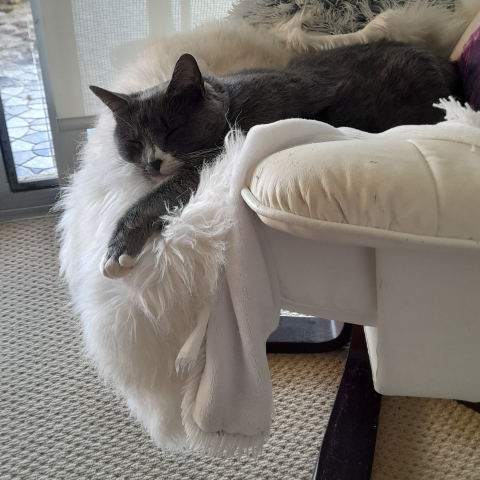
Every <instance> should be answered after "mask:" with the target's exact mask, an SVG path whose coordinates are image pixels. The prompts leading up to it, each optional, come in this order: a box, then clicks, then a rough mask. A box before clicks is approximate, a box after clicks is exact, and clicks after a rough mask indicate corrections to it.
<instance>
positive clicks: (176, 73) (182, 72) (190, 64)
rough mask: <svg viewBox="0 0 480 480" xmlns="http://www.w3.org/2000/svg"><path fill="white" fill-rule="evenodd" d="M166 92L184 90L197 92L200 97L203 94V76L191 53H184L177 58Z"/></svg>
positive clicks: (176, 92) (172, 92)
mask: <svg viewBox="0 0 480 480" xmlns="http://www.w3.org/2000/svg"><path fill="white" fill-rule="evenodd" d="M167 92H168V94H170V95H178V94H181V93H184V92H192V93H198V94H200V95H201V96H202V97H203V96H204V95H205V85H204V84H203V77H202V74H201V72H200V69H199V68H198V64H197V61H196V60H195V57H194V56H193V55H190V54H189V53H184V54H183V55H182V56H181V57H180V58H179V59H178V60H177V63H176V65H175V68H174V70H173V75H172V79H171V80H170V84H169V85H168V90H167Z"/></svg>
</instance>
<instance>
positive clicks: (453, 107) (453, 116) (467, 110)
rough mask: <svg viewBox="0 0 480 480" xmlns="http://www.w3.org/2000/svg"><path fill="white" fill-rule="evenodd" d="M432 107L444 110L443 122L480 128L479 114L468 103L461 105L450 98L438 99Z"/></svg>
mask: <svg viewBox="0 0 480 480" xmlns="http://www.w3.org/2000/svg"><path fill="white" fill-rule="evenodd" d="M434 106H435V107H437V108H441V109H442V110H445V120H447V121H450V122H460V123H463V124H464V125H470V126H471V127H480V112H476V111H475V110H473V109H472V107H471V106H470V105H469V104H468V103H465V105H462V104H461V103H460V102H459V101H458V100H456V99H455V98H454V97H452V96H450V97H448V99H446V98H442V99H440V100H439V102H438V103H435V104H434Z"/></svg>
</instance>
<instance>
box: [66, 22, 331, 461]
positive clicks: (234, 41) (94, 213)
mask: <svg viewBox="0 0 480 480" xmlns="http://www.w3.org/2000/svg"><path fill="white" fill-rule="evenodd" d="M185 51H189V52H191V53H193V54H194V55H195V56H196V57H197V58H198V59H199V61H200V64H201V65H202V66H203V68H204V69H207V68H208V69H209V70H211V71H213V72H214V73H217V74H222V73H227V72H229V71H234V70H238V69H241V68H248V67H255V66H266V65H270V66H281V65H283V64H285V63H286V62H287V61H288V60H289V58H290V57H291V56H292V55H293V53H292V50H291V49H289V48H287V47H286V46H285V45H284V44H283V45H282V44H281V43H279V42H278V41H277V40H275V39H274V38H273V37H271V36H269V35H268V34H266V33H261V32H258V31H256V30H255V29H253V28H252V27H247V26H231V25H222V24H212V25H209V26H205V27H202V28H200V29H198V30H196V31H194V32H191V33H188V34H182V35H178V36H176V37H173V38H172V39H169V40H159V41H157V43H156V44H154V45H153V46H152V48H151V49H150V50H149V51H147V52H146V54H145V55H144V56H143V57H142V58H141V59H140V60H139V61H138V62H136V63H135V64H134V65H132V66H130V67H129V68H127V70H126V71H125V72H124V74H123V75H122V76H121V77H120V78H119V80H118V82H117V85H116V86H115V88H116V89H117V90H118V91H123V92H130V91H134V90H140V89H145V88H148V87H151V86H153V85H156V84H158V83H161V82H163V81H165V80H167V79H168V78H169V76H170V74H171V72H172V69H173V66H174V62H175V60H176V59H177V58H178V56H179V55H180V54H181V53H184V52H185ZM113 128H114V121H113V118H112V117H111V116H110V114H109V113H108V112H107V111H106V109H104V110H102V111H101V113H100V117H99V120H98V124H97V127H96V129H95V131H94V132H93V134H92V135H91V138H89V141H88V142H87V143H86V144H85V146H84V148H83V150H82V153H81V165H80V168H79V170H78V171H77V172H76V173H75V174H74V175H73V176H72V179H71V184H70V186H69V187H68V188H67V189H66V191H65V193H64V195H63V198H62V200H61V207H62V208H63V210H64V213H63V215H62V218H61V221H60V224H59V229H60V232H61V254H60V260H61V269H62V272H63V274H64V275H65V278H66V280H67V282H68V285H69V288H70V292H71V295H72V299H73V303H74V306H75V311H76V313H77V315H78V317H79V318H80V320H81V324H82V327H83V332H84V340H85V345H86V349H87V352H88V354H89V355H90V356H91V357H92V359H93V360H94V362H95V363H96V365H97V367H98V369H99V372H100V373H101V375H102V376H103V377H104V378H105V379H106V380H107V381H109V382H111V383H112V384H113V385H114V387H115V388H116V389H117V391H119V392H120V393H121V394H122V395H123V396H124V397H125V398H126V400H127V402H128V405H129V407H130V409H131V411H132V412H133V413H134V415H135V416H136V417H137V418H138V419H139V421H140V422H141V423H142V424H143V425H144V427H145V428H146V429H147V430H148V432H149V434H150V435H151V436H152V438H153V439H154V440H155V441H156V442H157V443H158V444H159V445H160V446H161V447H163V448H166V449H169V448H172V449H184V448H188V447H189V448H197V449H202V450H208V451H210V452H212V453H217V454H221V453H228V454H233V453H235V452H237V453H241V452H243V451H245V450H247V449H248V448H251V447H254V448H258V447H260V446H261V444H262V443H263V440H264V438H265V436H266V435H268V426H269V424H270V413H271V408H270V407H271V403H270V404H269V413H268V414H267V413H265V411H264V410H265V409H263V410H262V411H263V412H264V413H263V415H264V417H263V418H262V422H263V424H262V425H261V426H260V428H259V430H258V434H256V435H251V438H250V439H248V435H243V436H241V435H238V434H237V433H238V432H235V431H231V432H229V433H230V434H229V435H222V434H219V433H217V432H218V430H217V431H216V430H215V429H213V430H209V431H206V433H205V435H203V434H199V433H198V432H199V431H198V430H196V428H197V427H199V422H198V420H199V418H198V417H196V418H195V419H194V424H192V423H189V422H188V418H193V417H189V415H190V413H191V412H192V410H191V406H192V405H193V402H194V400H195V399H194V398H193V396H195V392H196V390H195V388H196V387H195V385H197V384H198V380H199V375H201V374H202V373H203V367H202V365H203V363H202V362H203V360H202V359H204V358H205V357H204V355H205V350H204V349H203V350H202V349H200V355H199V356H198V357H197V364H196V366H195V368H194V369H193V370H192V373H191V374H190V375H189V376H187V375H177V374H176V370H175V360H176V358H177V356H178V354H179V352H180V350H181V348H182V346H183V345H184V344H185V342H186V341H187V339H188V337H189V335H190V333H191V332H192V331H193V329H194V328H195V326H196V323H197V318H198V316H199V315H200V314H201V313H202V312H203V317H200V318H206V317H207V315H206V313H205V312H207V313H208V305H209V304H210V305H213V304H214V301H215V299H216V298H217V297H216V296H217V294H218V292H219V291H221V289H220V290H219V289H218V286H219V285H223V286H224V285H225V284H224V277H222V272H223V271H224V269H223V266H224V265H225V264H226V261H227V247H228V234H229V233H228V232H230V231H231V227H232V221H233V220H235V219H234V217H232V212H233V211H234V210H232V208H235V203H231V202H230V201H229V199H231V197H230V195H229V192H228V191H227V190H228V185H230V180H229V178H230V177H229V175H230V174H231V171H230V169H229V165H230V164H231V163H232V162H233V161H234V159H235V158H239V155H241V153H240V152H241V151H242V148H243V142H244V139H243V138H242V137H240V136H237V137H235V136H232V137H230V141H229V142H228V143H227V148H226V152H225V153H224V155H223V160H222V161H219V162H218V163H217V164H216V166H215V167H212V168H209V169H207V170H205V171H204V172H203V174H202V179H201V183H200V187H199V189H198V191H197V193H196V194H195V196H194V197H193V198H192V201H190V202H189V204H188V205H186V206H185V208H183V210H182V211H181V212H172V215H171V216H170V224H169V226H168V227H167V229H166V230H165V232H164V234H163V235H162V236H158V237H156V238H155V239H153V240H152V241H150V243H149V244H148V245H147V246H146V248H145V250H144V253H143V255H142V257H141V258H140V259H139V262H138V264H137V266H136V267H135V269H134V270H133V272H132V274H131V275H129V276H127V277H125V278H124V279H122V280H110V279H106V278H105V277H103V276H102V275H101V274H100V271H99V264H100V261H101V258H102V255H103V253H104V251H105V248H106V245H107V243H108V240H109V238H110V235H111V233H112V231H113V229H114V226H115V224H116V221H117V220H118V218H119V217H120V216H121V215H122V213H123V212H124V211H125V210H126V209H127V208H128V207H129V206H131V205H132V204H133V203H134V202H135V201H136V200H137V199H138V198H139V197H141V196H142V195H144V194H145V193H146V192H147V191H148V190H149V188H151V186H150V184H149V183H148V182H147V181H146V180H145V179H144V178H143V177H142V176H141V174H140V173H138V172H137V170H135V169H134V168H133V167H132V166H131V165H128V164H126V163H125V162H123V161H122V160H121V159H120V158H119V156H118V152H117V150H116V147H115V144H114V142H113V136H112V132H113ZM262 128H263V127H262ZM329 128H331V127H329ZM253 134H254V132H253V133H252V135H253ZM237 178H239V177H238V176H237ZM237 207H238V205H237ZM237 293H238V292H237ZM206 306H207V307H206ZM274 306H275V308H276V303H275V302H272V304H271V308H273V307H274ZM205 308H207V310H204V309H205ZM270 311H272V310H270ZM199 325H200V326H199V329H200V331H198V330H197V334H198V335H194V337H192V338H193V340H192V341H191V342H192V344H193V347H192V345H190V346H189V345H188V344H187V347H188V348H187V349H186V351H185V350H184V353H185V354H186V355H185V358H186V359H189V358H190V359H191V358H192V355H191V354H192V351H194V352H196V350H198V347H199V345H198V338H202V335H201V334H202V331H201V326H202V325H203V326H205V322H200V323H199ZM266 325H267V326H266V327H265V329H264V330H263V332H262V336H261V337H260V341H263V338H264V337H265V335H267V334H268V331H269V330H271V328H273V327H274V324H268V323H267V324H266ZM262 328H263V327H262ZM207 335H208V334H207ZM265 338H266V337H265ZM195 347H196V348H195ZM193 357H194V355H193ZM262 361H263V362H265V359H263V360H262ZM187 364H188V362H187ZM264 365H266V363H264ZM260 370H261V371H262V372H263V377H262V379H263V380H266V381H267V383H268V382H269V379H268V371H265V368H264V367H261V369H260ZM265 374H266V375H267V377H266V378H265ZM187 379H188V382H190V383H188V382H187ZM186 382H187V383H186ZM186 386H187V387H188V386H190V389H188V388H187V390H185V387H186ZM193 387H194V388H193ZM184 392H186V393H185V394H184ZM250 393H252V394H254V393H255V392H250ZM266 393H267V396H268V385H267V390H266ZM270 394H271V392H270ZM182 398H183V405H182V402H181V399H182ZM265 398H267V397H265ZM267 403H268V402H267ZM267 403H265V405H267ZM182 408H183V411H182ZM189 409H190V410H189ZM182 415H183V420H184V422H185V425H184V423H182ZM267 417H268V418H267ZM189 425H190V426H191V425H194V426H193V427H191V428H189ZM185 427H187V431H186V429H185ZM200 430H202V429H201V428H200ZM204 432H205V430H204ZM187 433H188V438H187Z"/></svg>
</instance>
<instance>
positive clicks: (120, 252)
mask: <svg viewBox="0 0 480 480" xmlns="http://www.w3.org/2000/svg"><path fill="white" fill-rule="evenodd" d="M199 180H200V176H199V172H198V171H197V170H183V171H181V172H179V173H178V174H176V175H175V176H173V177H171V178H169V179H168V180H166V181H164V182H163V183H162V184H160V185H159V186H158V187H157V188H156V189H155V190H153V191H152V192H150V193H149V194H147V195H145V196H144V197H142V198H141V199H140V200H139V201H138V202H137V203H135V205H133V206H132V207H130V209H129V210H128V211H127V212H126V213H125V214H124V215H123V217H122V218H121V219H120V220H119V221H118V223H117V226H116V228H115V231H114V233H113V235H112V237H111V238H110V242H109V243H108V249H107V252H106V253H105V255H104V256H103V258H102V262H101V265H100V270H101V272H102V274H103V275H104V276H106V277H109V278H119V277H123V276H125V275H126V274H127V273H128V272H129V271H130V269H131V268H133V267H134V265H135V264H136V258H135V257H137V256H138V254H139V253H140V252H141V251H142V249H143V247H144V246H145V244H146V242H147V240H148V238H149V237H150V236H151V235H152V234H153V233H154V232H158V231H161V230H163V228H164V222H163V220H162V218H161V217H162V216H163V215H165V214H166V213H168V209H172V208H174V207H180V206H182V205H185V204H186V203H187V202H188V201H189V199H190V196H191V195H192V193H193V192H194V191H195V190H196V188H197V186H198V182H199Z"/></svg>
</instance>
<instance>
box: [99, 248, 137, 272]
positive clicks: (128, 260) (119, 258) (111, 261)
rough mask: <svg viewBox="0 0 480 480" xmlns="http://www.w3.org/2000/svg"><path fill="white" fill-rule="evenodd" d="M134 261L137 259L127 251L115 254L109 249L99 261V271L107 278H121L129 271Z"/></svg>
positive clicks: (134, 263)
mask: <svg viewBox="0 0 480 480" xmlns="http://www.w3.org/2000/svg"><path fill="white" fill-rule="evenodd" d="M136 263H137V259H136V258H132V257H131V256H130V255H128V254H127V253H123V254H121V255H116V254H115V253H114V252H112V251H111V250H110V249H109V250H108V251H107V252H106V253H105V254H104V255H103V257H102V261H101V262H100V272H101V273H102V275H103V276H104V277H107V278H122V277H125V276H126V275H128V274H129V273H130V272H131V270H132V268H133V267H134V266H135V265H136Z"/></svg>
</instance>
